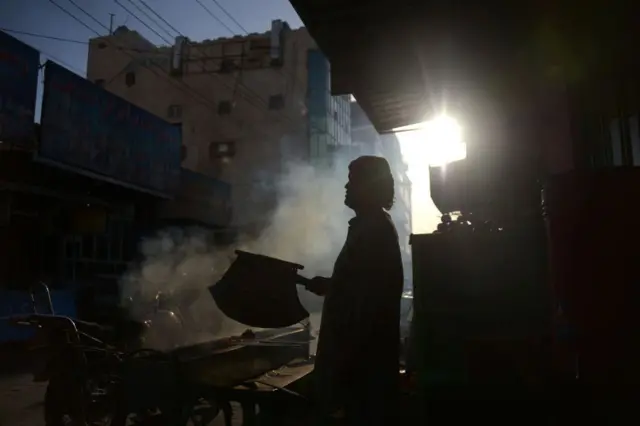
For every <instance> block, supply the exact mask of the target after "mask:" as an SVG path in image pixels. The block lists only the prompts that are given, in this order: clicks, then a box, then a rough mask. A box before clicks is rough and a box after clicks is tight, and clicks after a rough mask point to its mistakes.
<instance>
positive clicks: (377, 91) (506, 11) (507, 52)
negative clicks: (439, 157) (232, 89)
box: [290, 0, 633, 133]
mask: <svg viewBox="0 0 640 426" xmlns="http://www.w3.org/2000/svg"><path fill="white" fill-rule="evenodd" d="M290 2H291V4H292V5H293V7H294V8H295V9H296V11H297V12H298V14H299V15H300V18H301V19H302V21H303V22H304V24H305V25H306V26H307V28H308V30H309V32H310V34H311V35H312V36H313V37H314V39H315V40H316V42H317V43H318V45H319V46H320V48H321V49H322V51H323V52H324V53H325V55H326V56H327V57H328V58H329V61H330V62H331V67H332V70H331V77H332V91H333V93H334V94H336V95H338V94H353V95H354V96H355V98H356V99H357V100H358V103H359V104H360V105H361V106H362V107H363V109H364V110H365V112H366V113H367V115H368V116H369V118H370V120H371V121H372V123H373V124H374V126H375V127H376V129H377V130H378V131H379V132H381V133H382V132H388V131H391V130H392V129H394V128H398V127H403V126H408V125H411V124H415V123H416V122H420V121H422V120H423V119H425V118H426V117H427V116H428V115H430V114H432V113H434V112H437V110H438V109H439V108H442V104H443V102H447V103H453V104H456V103H461V102H466V101H468V99H469V97H470V96H471V97H473V95H469V88H471V92H473V91H474V90H476V89H477V88H482V90H481V92H486V90H487V89H486V88H487V87H489V89H488V90H489V92H490V93H489V94H488V96H503V95H504V94H507V95H509V93H510V92H511V87H512V86H518V84H519V82H518V79H519V78H522V76H523V75H526V74H529V75H530V74H534V75H537V73H538V72H539V71H541V70H543V69H546V67H548V66H550V65H557V64H562V65H563V66H565V68H566V69H567V72H573V71H577V74H579V73H580V72H585V70H588V69H590V68H591V67H592V64H593V62H591V63H590V62H589V61H596V60H597V59H594V58H595V57H596V56H597V55H595V56H594V55H593V54H592V53H593V51H594V50H598V49H599V50H600V51H601V52H608V51H610V50H611V49H609V48H608V47H607V48H605V45H604V44H602V43H601V40H602V39H603V38H606V37H608V36H610V35H612V34H614V33H619V30H620V26H621V25H622V23H621V18H620V17H621V16H633V14H632V13H630V11H629V10H627V9H626V7H627V6H626V4H629V3H630V2H626V3H625V2H623V1H622V0H612V1H609V2H604V1H587V2H585V3H584V4H582V3H581V6H580V8H579V9H577V8H576V6H575V4H574V2H573V1H569V0H555V1H539V0H538V1H533V0H532V1H524V2H520V1H512V0H484V1H482V0H476V1H472V0H468V1H461V0H458V1H455V0H451V1H447V2H442V1H435V0H422V1H419V0H395V1H382V0H368V1H364V0H290ZM623 20H624V19H623ZM596 29H597V30H596ZM605 34H606V35H605ZM627 36H628V34H627ZM596 39H597V40H596ZM596 45H597V46H596ZM611 45H613V44H611ZM599 61H600V62H602V58H600V59H599ZM538 67H539V68H538ZM569 68H571V69H569ZM577 74H576V75H577ZM458 94H461V97H460V98H458ZM462 98H464V101H463V100H462ZM472 102H474V103H475V104H476V105H478V104H482V102H483V100H481V99H476V100H473V101H472Z"/></svg>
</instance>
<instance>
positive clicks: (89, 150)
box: [38, 62, 182, 196]
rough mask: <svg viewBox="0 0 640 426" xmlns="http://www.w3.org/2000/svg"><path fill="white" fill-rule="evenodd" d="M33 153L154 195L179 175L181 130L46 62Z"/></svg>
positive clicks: (166, 190) (172, 187) (168, 191)
mask: <svg viewBox="0 0 640 426" xmlns="http://www.w3.org/2000/svg"><path fill="white" fill-rule="evenodd" d="M41 131H42V136H41V138H40V146H39V149H38V157H39V158H40V159H44V160H46V161H48V162H53V163H55V164H58V165H61V166H63V167H68V168H71V169H73V170H76V171H79V172H85V173H88V174H90V175H91V176H94V177H96V178H102V179H105V180H110V181H115V182H116V183H119V184H124V185H126V186H133V187H136V188H139V189H144V190H147V191H149V192H153V193H157V194H160V195H165V196H166V195H172V194H174V193H175V191H176V190H177V187H178V184H179V181H180V161H181V157H180V147H181V144H182V130H181V128H180V127H179V126H175V125H173V124H171V123H169V122H166V121H164V120H162V119H160V118H159V117H157V116H155V115H153V114H151V113H150V112H148V111H145V110H143V109H141V108H138V107H136V106H135V105H132V104H131V103H129V102H127V101H125V100H124V99H122V98H120V97H118V96H116V95H114V94H113V93H110V92H107V91H105V90H103V89H102V88H101V87H99V86H97V85H95V84H93V83H92V82H90V81H88V80H86V79H84V78H82V77H79V76H77V75H76V74H74V73H72V72H71V71H69V70H67V69H65V68H63V67H61V66H59V65H57V64H54V63H52V62H47V65H46V70H45V86H44V95H43V102H42V119H41Z"/></svg>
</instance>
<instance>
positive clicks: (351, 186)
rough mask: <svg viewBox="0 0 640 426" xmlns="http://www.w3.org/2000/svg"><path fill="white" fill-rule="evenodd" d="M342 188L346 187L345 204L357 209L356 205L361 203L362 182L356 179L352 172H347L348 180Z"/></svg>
mask: <svg viewBox="0 0 640 426" xmlns="http://www.w3.org/2000/svg"><path fill="white" fill-rule="evenodd" d="M344 189H346V192H345V196H344V204H345V206H347V207H349V208H350V209H354V210H355V209H357V207H358V206H359V205H361V204H362V196H363V193H364V191H363V185H362V182H360V181H358V179H356V177H355V176H354V175H353V174H352V173H349V180H348V181H347V184H346V185H345V186H344Z"/></svg>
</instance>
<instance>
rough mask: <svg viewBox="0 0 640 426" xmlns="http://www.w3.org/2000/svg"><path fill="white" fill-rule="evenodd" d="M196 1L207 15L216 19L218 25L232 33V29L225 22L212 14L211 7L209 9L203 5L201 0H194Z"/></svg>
mask: <svg viewBox="0 0 640 426" xmlns="http://www.w3.org/2000/svg"><path fill="white" fill-rule="evenodd" d="M196 3H198V4H199V5H200V6H201V7H202V8H203V9H204V10H205V11H206V12H207V13H208V14H209V16H211V17H212V18H213V19H215V20H216V21H218V22H219V23H220V25H222V26H223V27H225V28H226V29H227V30H228V31H229V32H230V33H231V34H234V32H233V30H232V29H231V28H229V26H228V25H227V24H225V23H224V22H223V21H222V19H220V18H218V16H217V15H216V14H214V13H213V12H212V11H211V9H209V8H208V7H207V6H205V5H204V3H202V0H196Z"/></svg>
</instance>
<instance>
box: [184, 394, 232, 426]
mask: <svg viewBox="0 0 640 426" xmlns="http://www.w3.org/2000/svg"><path fill="white" fill-rule="evenodd" d="M221 411H222V412H223V413H224V414H225V420H226V416H227V414H228V410H227V407H225V406H224V404H220V403H219V402H217V401H211V400H207V399H204V398H201V399H199V400H198V401H196V403H195V404H193V405H192V406H191V407H189V408H186V410H185V417H186V418H185V425H186V426H211V425H213V422H214V420H215V419H216V418H217V417H218V415H219V414H220V412H221Z"/></svg>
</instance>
